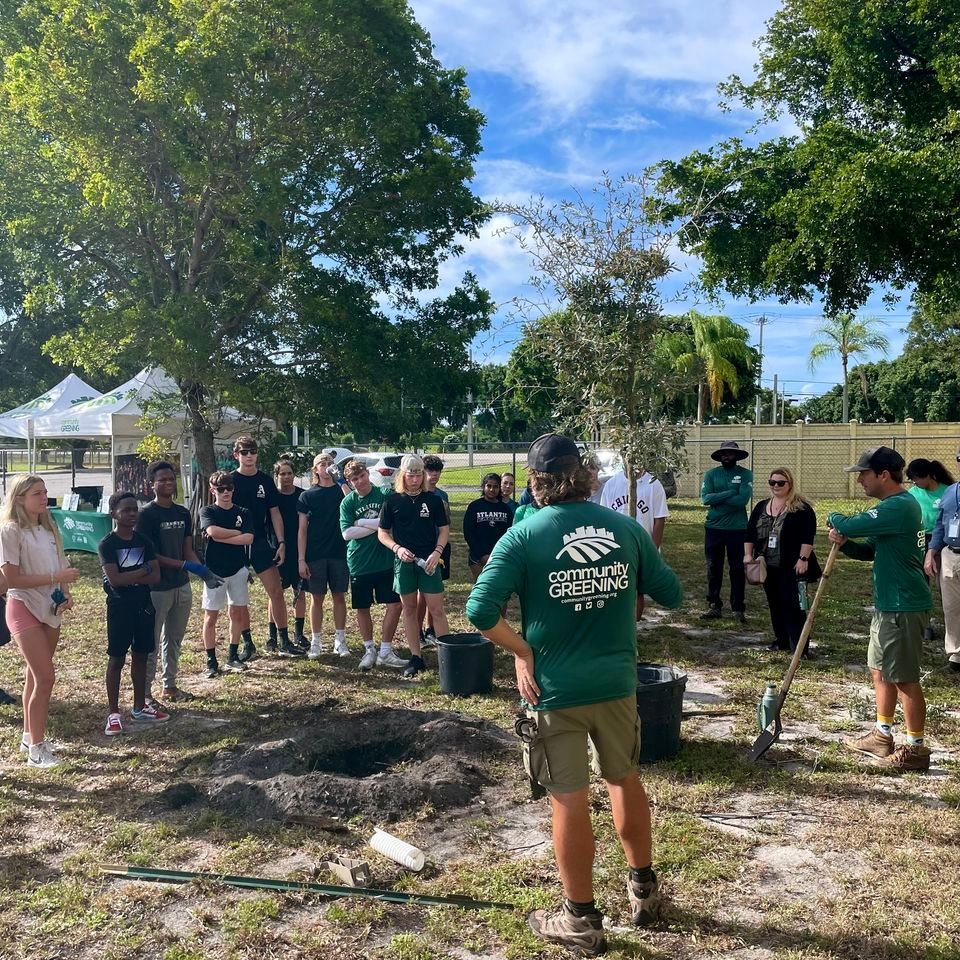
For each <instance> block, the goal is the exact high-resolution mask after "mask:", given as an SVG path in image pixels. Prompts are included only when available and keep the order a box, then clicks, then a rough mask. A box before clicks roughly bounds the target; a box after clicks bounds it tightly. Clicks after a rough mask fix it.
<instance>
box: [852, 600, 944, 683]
mask: <svg viewBox="0 0 960 960" xmlns="http://www.w3.org/2000/svg"><path fill="white" fill-rule="evenodd" d="M929 622H930V612H929V611H928V610H927V611H923V612H920V613H916V612H911V613H884V612H882V611H880V610H877V611H876V612H875V613H874V615H873V619H872V620H871V621H870V643H869V645H868V646H867V666H868V667H870V669H871V670H879V671H880V676H881V677H883V679H884V680H886V682H887V683H919V682H920V661H921V657H922V655H923V632H924V630H926V628H927V624H928V623H929Z"/></svg>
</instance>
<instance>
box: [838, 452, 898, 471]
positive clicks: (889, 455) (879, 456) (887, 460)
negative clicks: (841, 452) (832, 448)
mask: <svg viewBox="0 0 960 960" xmlns="http://www.w3.org/2000/svg"><path fill="white" fill-rule="evenodd" d="M905 466H906V461H905V460H904V459H903V457H901V456H900V454H899V453H897V451H896V450H894V449H892V448H891V447H870V448H869V449H867V450H864V451H863V453H861V454H860V459H859V460H858V461H857V462H856V463H855V464H854V465H853V466H852V467H847V468H846V471H847V473H863V471H864V470H872V471H873V472H874V473H881V472H882V471H884V470H902V469H903V468H904V467H905Z"/></svg>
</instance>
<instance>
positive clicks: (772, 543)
mask: <svg viewBox="0 0 960 960" xmlns="http://www.w3.org/2000/svg"><path fill="white" fill-rule="evenodd" d="M767 546H768V547H769V548H770V549H771V550H776V548H777V535H776V534H773V536H771V537H768V538H767Z"/></svg>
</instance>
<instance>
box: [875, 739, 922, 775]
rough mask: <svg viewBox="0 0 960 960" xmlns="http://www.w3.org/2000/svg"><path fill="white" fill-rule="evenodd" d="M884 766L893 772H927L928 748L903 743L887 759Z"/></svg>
mask: <svg viewBox="0 0 960 960" xmlns="http://www.w3.org/2000/svg"><path fill="white" fill-rule="evenodd" d="M886 765H887V766H888V767H892V768H893V769H894V770H904V771H906V770H929V769H930V748H929V747H925V746H923V744H920V745H919V746H915V745H914V744H912V743H904V744H902V745H901V746H899V747H897V749H896V750H894V751H893V753H891V754H890V756H889V757H887V759H886Z"/></svg>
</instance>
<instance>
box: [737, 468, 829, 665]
mask: <svg viewBox="0 0 960 960" xmlns="http://www.w3.org/2000/svg"><path fill="white" fill-rule="evenodd" d="M769 484H770V493H771V496H770V497H768V498H767V499H766V500H761V501H760V502H759V503H758V504H757V505H756V506H755V507H754V508H753V513H751V514H750V520H749V522H748V524H747V538H746V542H745V543H744V545H743V562H744V565H745V566H746V565H747V564H751V563H753V562H754V558H757V557H761V556H762V557H764V559H765V560H766V563H767V578H766V580H765V581H764V583H763V590H764V593H766V595H767V604H768V605H769V607H770V621H771V624H772V626H773V635H774V637H775V639H774V642H773V643H771V644H770V649H771V650H795V649H796V647H797V641H798V640H799V639H800V634H801V633H802V631H803V624H804V621H805V620H806V619H807V614H806V611H805V610H804V609H803V607H802V606H801V604H800V590H801V589H803V590H806V584H807V583H808V582H809V581H811V580H819V579H820V564H819V563H817V558H816V555H815V554H814V552H813V538H814V535H815V534H816V532H817V515H816V513H815V512H814V510H813V507H812V506H811V505H810V502H809V501H808V500H807V499H806V498H805V497H803V496H801V494H800V493H799V491H797V489H796V488H795V487H794V483H793V474H792V473H791V472H790V471H789V470H788V469H787V468H786V467H778V468H777V469H776V470H774V471H773V472H772V473H771V474H770V480H769ZM804 606H806V605H805V604H804ZM803 655H804V656H805V657H809V656H810V651H809V648H808V649H807V650H804V652H803Z"/></svg>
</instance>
